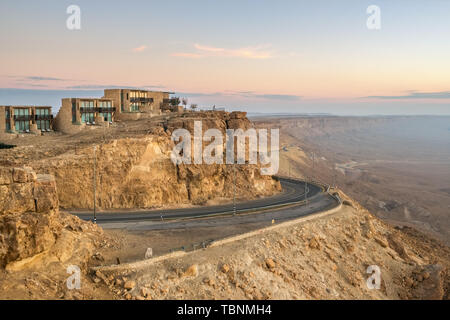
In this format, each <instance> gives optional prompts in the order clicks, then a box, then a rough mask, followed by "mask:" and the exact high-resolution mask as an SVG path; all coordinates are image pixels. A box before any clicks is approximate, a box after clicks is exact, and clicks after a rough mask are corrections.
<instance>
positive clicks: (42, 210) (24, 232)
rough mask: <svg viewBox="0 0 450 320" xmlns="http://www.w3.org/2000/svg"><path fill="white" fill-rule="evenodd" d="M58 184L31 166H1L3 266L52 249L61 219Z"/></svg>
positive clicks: (0, 254)
mask: <svg viewBox="0 0 450 320" xmlns="http://www.w3.org/2000/svg"><path fill="white" fill-rule="evenodd" d="M58 206H59V203H58V197H57V192H56V183H55V181H54V179H53V178H52V177H49V176H37V175H36V174H35V172H34V171H33V170H32V169H31V168H29V167H23V168H0V267H4V266H5V265H6V264H7V263H9V262H11V261H15V260H20V259H24V258H27V257H30V256H33V255H35V254H37V253H40V252H43V251H44V250H46V249H48V248H49V247H50V246H51V245H52V244H53V243H54V242H55V239H56V234H57V232H56V231H57V229H58V228H60V225H59V222H58V221H57V219H55V217H54V216H55V214H57V212H58Z"/></svg>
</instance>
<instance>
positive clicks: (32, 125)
mask: <svg viewBox="0 0 450 320" xmlns="http://www.w3.org/2000/svg"><path fill="white" fill-rule="evenodd" d="M52 130H53V115H52V107H50V106H0V134H6V133H39V132H49V131H52Z"/></svg>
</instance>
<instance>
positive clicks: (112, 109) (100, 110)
mask: <svg viewBox="0 0 450 320" xmlns="http://www.w3.org/2000/svg"><path fill="white" fill-rule="evenodd" d="M95 109H96V110H97V111H96V112H100V113H113V112H116V108H95Z"/></svg>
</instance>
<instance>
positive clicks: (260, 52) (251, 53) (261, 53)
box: [172, 43, 273, 59]
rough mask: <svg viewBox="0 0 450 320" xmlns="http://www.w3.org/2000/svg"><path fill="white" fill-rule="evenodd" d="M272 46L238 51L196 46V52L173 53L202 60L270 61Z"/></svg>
mask: <svg viewBox="0 0 450 320" xmlns="http://www.w3.org/2000/svg"><path fill="white" fill-rule="evenodd" d="M268 47H270V45H260V46H255V47H243V48H237V49H226V48H219V47H211V46H204V45H200V44H197V43H196V44H194V48H195V49H196V50H197V51H196V52H178V53H173V54H172V56H175V57H186V58H202V57H234V58H246V59H269V58H272V56H273V55H272V52H270V51H268V50H267V49H268Z"/></svg>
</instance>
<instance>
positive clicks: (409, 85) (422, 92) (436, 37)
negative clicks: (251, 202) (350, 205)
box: [0, 0, 450, 115]
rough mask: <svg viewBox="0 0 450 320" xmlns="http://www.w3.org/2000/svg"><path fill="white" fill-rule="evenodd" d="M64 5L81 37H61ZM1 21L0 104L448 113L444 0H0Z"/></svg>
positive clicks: (448, 34) (448, 37) (449, 61)
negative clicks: (129, 103) (123, 90)
mask: <svg viewBox="0 0 450 320" xmlns="http://www.w3.org/2000/svg"><path fill="white" fill-rule="evenodd" d="M71 4H76V5H78V6H79V7H80V8H81V30H69V29H68V28H67V27H66V20H67V18H68V17H69V15H68V14H67V13H66V9H67V7H68V6H69V5H71ZM369 5H378V6H379V7H380V9H381V30H369V29H368V28H367V26H366V20H367V18H368V17H369V14H367V13H366V9H367V7H368V6H369ZM0 12H1V19H0V43H1V50H0V105H4V104H34V103H36V104H49V105H52V106H53V107H54V108H55V109H58V108H59V106H60V99H61V98H63V97H75V96H101V94H102V89H103V88H104V87H108V88H113V87H138V88H147V89H154V90H162V91H173V92H176V95H177V96H181V97H188V98H189V100H190V102H192V103H198V104H199V105H200V106H201V107H209V106H211V105H213V104H215V105H216V106H223V107H226V108H227V109H229V110H238V109H243V110H246V111H249V112H272V113H273V112H277V113H279V112H291V113H304V112H308V113H323V112H326V113H333V114H447V115H449V114H450V1H447V0H430V1H423V0H418V1H415V0H408V1H406V0H405V1H403V0H397V1H382V0H371V1H365V0H342V1H317V0H316V1H300V0H295V1H273V0H272V1H262V0H259V1H256V0H254V1H247V0H238V1H234V0H227V1H212V0H209V1H206V0H205V1H196V0H192V1H185V0H184V1H164V2H163V1H137V0H129V1H106V0H89V1H80V0H72V1H63V0H53V1H47V0H44V1H43V0H41V1H24V0H2V1H1V2H0Z"/></svg>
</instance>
